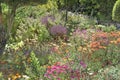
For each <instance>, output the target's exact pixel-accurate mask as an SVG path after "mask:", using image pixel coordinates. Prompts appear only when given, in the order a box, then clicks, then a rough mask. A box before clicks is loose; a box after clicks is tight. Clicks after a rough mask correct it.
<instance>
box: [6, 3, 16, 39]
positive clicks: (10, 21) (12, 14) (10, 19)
mask: <svg viewBox="0 0 120 80" xmlns="http://www.w3.org/2000/svg"><path fill="white" fill-rule="evenodd" d="M17 6H18V3H17V4H15V5H13V6H12V7H11V8H9V12H8V21H7V27H8V28H7V33H8V38H9V36H10V32H11V30H12V27H13V23H14V18H15V13H16V9H17Z"/></svg>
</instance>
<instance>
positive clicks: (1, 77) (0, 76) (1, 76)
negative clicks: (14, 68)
mask: <svg viewBox="0 0 120 80" xmlns="http://www.w3.org/2000/svg"><path fill="white" fill-rule="evenodd" d="M0 80H5V79H4V78H3V74H2V72H0Z"/></svg>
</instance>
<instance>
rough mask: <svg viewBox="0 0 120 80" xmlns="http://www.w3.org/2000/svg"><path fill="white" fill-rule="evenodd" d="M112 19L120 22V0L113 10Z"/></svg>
mask: <svg viewBox="0 0 120 80" xmlns="http://www.w3.org/2000/svg"><path fill="white" fill-rule="evenodd" d="M112 19H113V20H114V21H117V22H120V0H117V1H116V3H115V4H114V7H113V11H112Z"/></svg>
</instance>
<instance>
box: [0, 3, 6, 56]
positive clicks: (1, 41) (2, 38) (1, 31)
mask: <svg viewBox="0 0 120 80" xmlns="http://www.w3.org/2000/svg"><path fill="white" fill-rule="evenodd" d="M6 41H7V39H6V30H5V27H4V26H3V16H2V6H1V2H0V55H1V54H2V53H3V51H4V48H5V45H6Z"/></svg>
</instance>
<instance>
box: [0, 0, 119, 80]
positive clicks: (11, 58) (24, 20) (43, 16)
mask: <svg viewBox="0 0 120 80" xmlns="http://www.w3.org/2000/svg"><path fill="white" fill-rule="evenodd" d="M76 2H77V0H75V3H76ZM92 2H94V1H92ZM73 3H74V1H73ZM75 3H74V4H75ZM74 4H72V2H71V5H74ZM2 5H3V6H4V8H5V6H6V5H5V4H2ZM53 5H54V6H53ZM64 5H65V3H63V4H62V1H61V6H64ZM61 6H60V5H59V6H58V5H57V4H56V2H54V0H53V1H52V0H48V3H47V4H45V5H37V6H35V5H33V6H30V5H29V6H26V5H25V6H22V7H20V8H18V9H17V10H16V16H15V21H14V24H13V29H12V31H11V35H10V36H9V39H8V40H7V41H6V45H5V49H4V51H3V54H1V55H0V80H119V79H120V49H119V48H120V31H119V30H117V28H116V25H115V24H112V23H111V24H109V23H108V24H107V25H102V24H99V23H98V21H97V19H96V18H94V17H91V16H87V15H83V14H80V13H78V12H71V11H68V12H66V11H64V10H59V9H57V7H61ZM68 6H69V5H68ZM4 8H3V12H4V13H5V9H7V8H5V9H4ZM4 15H5V14H4ZM66 16H67V17H66ZM0 29H1V28H0ZM2 31H3V30H2ZM3 34H4V33H3ZM0 36H1V35H0ZM1 39H2V38H0V40H1ZM1 41H2V40H1Z"/></svg>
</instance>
